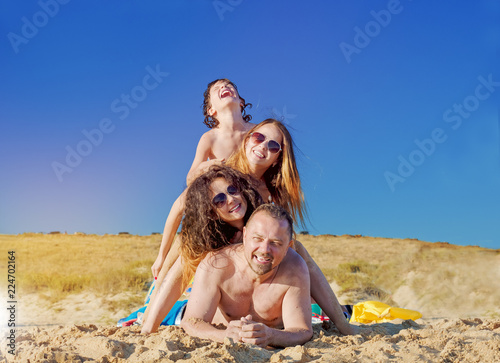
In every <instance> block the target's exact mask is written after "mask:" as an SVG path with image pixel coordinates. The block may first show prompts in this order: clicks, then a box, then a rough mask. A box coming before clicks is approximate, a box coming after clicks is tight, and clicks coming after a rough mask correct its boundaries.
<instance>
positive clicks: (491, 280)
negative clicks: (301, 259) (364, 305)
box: [299, 235, 500, 317]
mask: <svg viewBox="0 0 500 363" xmlns="http://www.w3.org/2000/svg"><path fill="white" fill-rule="evenodd" d="M299 239H300V241H301V242H302V243H303V244H304V246H305V247H306V248H307V250H308V251H309V253H310V254H311V255H312V256H313V258H314V259H315V260H316V262H317V263H318V265H319V267H320V268H321V269H322V270H323V272H324V273H325V275H326V276H327V278H328V279H329V280H330V281H333V280H334V281H335V282H336V283H337V285H339V286H340V288H341V291H339V292H338V294H339V295H340V296H341V300H342V301H343V302H344V303H356V302H358V301H363V300H378V301H382V302H386V303H388V304H391V305H396V306H400V307H407V308H411V309H416V310H419V311H421V312H422V313H424V315H425V316H427V317H456V316H459V317H469V316H484V317H498V316H500V306H499V304H498V301H500V250H491V249H485V248H480V247H476V246H456V245H452V244H448V243H429V242H422V241H418V240H414V239H404V240H402V239H388V238H374V237H361V236H347V235H345V236H331V235H324V236H310V235H309V236H304V235H301V236H299Z"/></svg>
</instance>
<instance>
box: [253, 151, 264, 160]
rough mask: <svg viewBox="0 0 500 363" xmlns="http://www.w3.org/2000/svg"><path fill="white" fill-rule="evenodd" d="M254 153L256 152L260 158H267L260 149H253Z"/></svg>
mask: <svg viewBox="0 0 500 363" xmlns="http://www.w3.org/2000/svg"><path fill="white" fill-rule="evenodd" d="M253 153H254V154H255V155H256V156H257V157H258V158H260V159H264V158H265V156H264V154H262V153H261V152H260V151H258V150H254V151H253Z"/></svg>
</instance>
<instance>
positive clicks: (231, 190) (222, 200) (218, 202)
mask: <svg viewBox="0 0 500 363" xmlns="http://www.w3.org/2000/svg"><path fill="white" fill-rule="evenodd" d="M239 193H240V191H239V190H238V188H236V187H235V186H234V185H228V186H227V194H229V195H231V196H233V197H234V196H235V195H237V194H239ZM226 202H227V196H226V193H219V194H217V195H216V196H215V197H214V199H212V203H213V204H214V205H215V206H216V207H217V208H222V207H223V206H224V204H226Z"/></svg>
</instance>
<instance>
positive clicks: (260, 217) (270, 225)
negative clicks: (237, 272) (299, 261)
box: [243, 211, 292, 275]
mask: <svg viewBox="0 0 500 363" xmlns="http://www.w3.org/2000/svg"><path fill="white" fill-rule="evenodd" d="M291 243H292V241H291V238H290V233H289V231H288V222H287V221H286V220H276V219H274V218H272V217H271V216H270V215H269V214H268V213H267V212H265V211H261V212H258V213H257V214H255V215H254V216H253V217H252V219H251V220H250V222H249V223H248V224H247V226H246V227H245V228H243V245H244V253H245V258H246V260H247V262H248V265H249V266H250V268H251V269H252V270H253V271H254V272H255V273H256V274H257V275H265V274H266V273H268V272H270V271H272V270H273V269H274V268H276V267H278V265H279V264H280V263H281V261H283V258H285V256H286V253H287V251H288V247H290V245H291Z"/></svg>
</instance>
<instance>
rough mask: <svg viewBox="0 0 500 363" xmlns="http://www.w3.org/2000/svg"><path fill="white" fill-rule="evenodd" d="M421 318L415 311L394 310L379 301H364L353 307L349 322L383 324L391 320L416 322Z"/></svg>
mask: <svg viewBox="0 0 500 363" xmlns="http://www.w3.org/2000/svg"><path fill="white" fill-rule="evenodd" d="M421 317H422V314H421V313H419V312H418V311H415V310H409V309H402V308H394V307H391V306H389V305H387V304H384V303H381V302H379V301H365V302H360V303H357V304H356V305H354V306H353V308H352V316H351V320H350V322H351V323H352V322H355V321H357V322H358V323H362V324H368V323H373V322H375V323H383V322H386V321H390V320H393V319H411V320H417V319H420V318H421Z"/></svg>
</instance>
